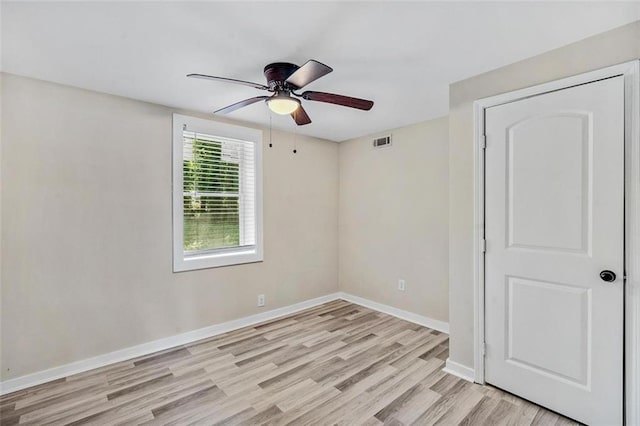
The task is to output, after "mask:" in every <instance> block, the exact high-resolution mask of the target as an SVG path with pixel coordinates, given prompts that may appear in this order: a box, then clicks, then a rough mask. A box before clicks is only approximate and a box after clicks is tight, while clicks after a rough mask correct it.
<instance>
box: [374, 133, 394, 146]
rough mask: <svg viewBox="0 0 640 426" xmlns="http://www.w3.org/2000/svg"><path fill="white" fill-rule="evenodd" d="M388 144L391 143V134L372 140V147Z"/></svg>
mask: <svg viewBox="0 0 640 426" xmlns="http://www.w3.org/2000/svg"><path fill="white" fill-rule="evenodd" d="M390 145H391V135H389V136H383V137H380V138H375V139H374V140H373V147H374V148H384V147H385V146H390Z"/></svg>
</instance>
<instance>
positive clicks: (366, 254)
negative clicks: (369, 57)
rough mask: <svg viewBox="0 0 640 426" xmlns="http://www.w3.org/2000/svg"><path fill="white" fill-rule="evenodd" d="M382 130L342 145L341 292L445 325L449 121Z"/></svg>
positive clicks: (446, 310) (340, 203)
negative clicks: (388, 137) (386, 141)
mask: <svg viewBox="0 0 640 426" xmlns="http://www.w3.org/2000/svg"><path fill="white" fill-rule="evenodd" d="M387 133H391V134H392V135H393V144H392V146H391V147H386V148H381V149H374V148H373V147H372V137H363V138H358V139H354V140H350V141H347V142H342V143H341V144H340V155H339V159H340V169H339V170H340V202H339V212H340V213H339V230H340V232H339V244H340V274H339V276H340V290H342V291H346V292H348V293H351V294H354V295H357V296H361V297H365V298H367V299H370V300H373V301H376V302H380V303H384V304H387V305H391V306H394V307H397V308H400V309H405V310H408V311H410V312H413V313H417V314H420V315H424V316H427V317H430V318H433V319H437V320H441V321H445V322H446V321H448V319H449V312H448V184H447V181H448V146H447V139H448V137H447V133H448V121H447V118H446V117H445V118H440V119H436V120H432V121H427V122H424V123H419V124H416V125H412V126H407V127H403V128H400V129H395V130H391V131H389V132H387ZM387 133H383V134H387ZM400 278H402V279H404V280H405V281H406V291H405V292H400V291H398V289H397V285H398V279H400Z"/></svg>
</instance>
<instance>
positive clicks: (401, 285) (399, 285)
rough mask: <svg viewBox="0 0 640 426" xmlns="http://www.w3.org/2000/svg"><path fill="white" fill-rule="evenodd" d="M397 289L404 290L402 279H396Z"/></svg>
mask: <svg viewBox="0 0 640 426" xmlns="http://www.w3.org/2000/svg"><path fill="white" fill-rule="evenodd" d="M398 290H400V291H404V280H398Z"/></svg>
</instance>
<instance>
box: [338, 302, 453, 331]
mask: <svg viewBox="0 0 640 426" xmlns="http://www.w3.org/2000/svg"><path fill="white" fill-rule="evenodd" d="M338 294H339V297H340V298H341V299H343V300H346V301H347V302H352V303H355V304H357V305H362V306H364V307H366V308H369V309H373V310H375V311H379V312H382V313H385V314H389V315H392V316H394V317H397V318H400V319H403V320H406V321H410V322H413V323H416V324H420V325H422V326H425V327H429V328H432V329H434V330H437V331H440V332H442V333H447V334H449V323H448V322H444V321H439V320H435V319H432V318H429V317H425V316H422V315H418V314H414V313H413V312H409V311H405V310H402V309H398V308H394V307H393V306H389V305H384V304H382V303H378V302H374V301H372V300H369V299H365V298H363V297H359V296H354V295H352V294H349V293H344V292H341V293H338Z"/></svg>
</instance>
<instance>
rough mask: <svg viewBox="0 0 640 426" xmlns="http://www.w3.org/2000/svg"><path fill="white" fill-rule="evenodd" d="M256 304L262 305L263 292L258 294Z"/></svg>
mask: <svg viewBox="0 0 640 426" xmlns="http://www.w3.org/2000/svg"><path fill="white" fill-rule="evenodd" d="M258 306H264V294H259V295H258Z"/></svg>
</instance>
